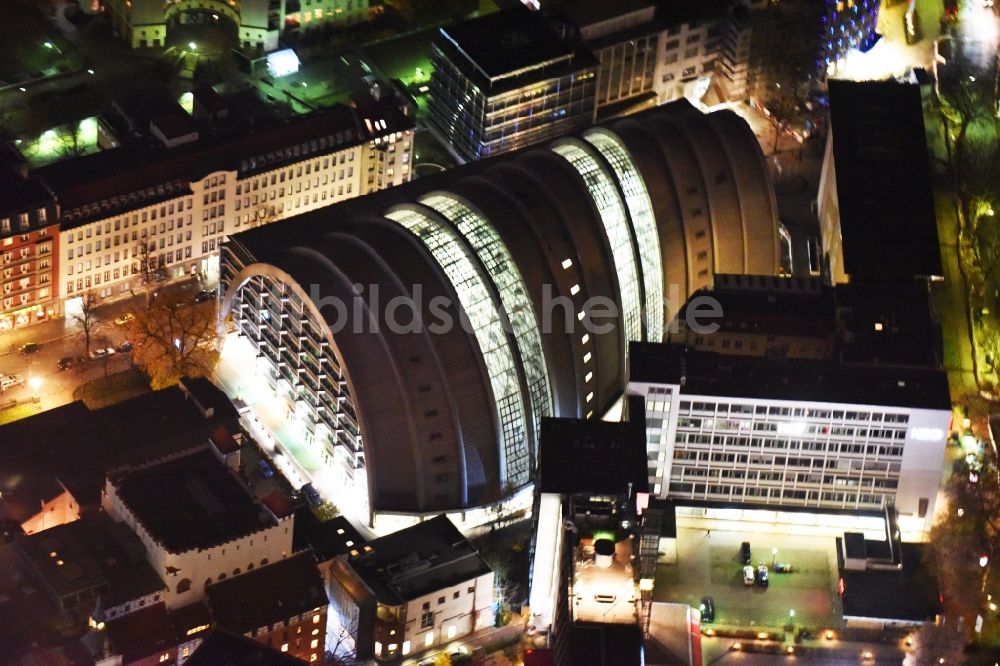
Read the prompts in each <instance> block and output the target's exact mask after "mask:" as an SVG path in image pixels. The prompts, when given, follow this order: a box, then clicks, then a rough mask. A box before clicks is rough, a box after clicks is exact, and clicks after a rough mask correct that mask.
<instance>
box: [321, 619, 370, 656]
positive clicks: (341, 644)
mask: <svg viewBox="0 0 1000 666" xmlns="http://www.w3.org/2000/svg"><path fill="white" fill-rule="evenodd" d="M357 633H358V623H357V619H353V620H348V624H340V626H339V628H338V629H337V630H336V634H335V635H334V636H333V640H332V642H331V644H330V646H329V648H330V649H329V650H328V651H327V653H326V659H325V661H326V664H327V666H360V664H362V663H364V660H363V659H359V658H358V649H357V644H356V642H355V641H356V636H357Z"/></svg>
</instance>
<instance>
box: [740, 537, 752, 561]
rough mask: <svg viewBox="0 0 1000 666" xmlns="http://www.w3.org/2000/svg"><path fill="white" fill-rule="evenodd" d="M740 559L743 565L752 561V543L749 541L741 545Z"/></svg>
mask: <svg viewBox="0 0 1000 666" xmlns="http://www.w3.org/2000/svg"><path fill="white" fill-rule="evenodd" d="M740 559H741V560H742V561H743V564H750V559H751V558H750V542H749V541H744V542H743V543H742V544H741V545H740Z"/></svg>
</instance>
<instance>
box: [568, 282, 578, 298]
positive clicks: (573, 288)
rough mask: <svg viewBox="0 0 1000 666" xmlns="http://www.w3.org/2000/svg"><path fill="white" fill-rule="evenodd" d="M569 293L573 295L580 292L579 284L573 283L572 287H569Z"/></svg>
mask: <svg viewBox="0 0 1000 666" xmlns="http://www.w3.org/2000/svg"><path fill="white" fill-rule="evenodd" d="M569 293H571V294H573V295H574V296H576V295H577V294H579V293H580V285H578V284H574V285H573V286H572V287H570V288H569Z"/></svg>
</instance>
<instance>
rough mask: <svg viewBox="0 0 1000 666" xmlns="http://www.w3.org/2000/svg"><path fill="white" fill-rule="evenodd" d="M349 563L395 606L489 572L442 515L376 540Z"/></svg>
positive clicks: (381, 597)
mask: <svg viewBox="0 0 1000 666" xmlns="http://www.w3.org/2000/svg"><path fill="white" fill-rule="evenodd" d="M368 546H369V548H366V549H365V552H364V553H362V554H361V555H359V556H358V557H355V558H352V559H351V560H350V565H351V567H352V568H353V569H354V570H355V571H356V572H357V574H358V576H360V577H361V579H362V580H363V581H364V582H365V584H366V585H367V586H368V587H369V588H370V589H371V590H372V592H374V594H375V598H376V599H377V600H378V601H379V602H380V603H383V604H386V605H389V606H397V605H399V604H401V603H403V602H405V601H408V600H410V599H416V598H418V597H421V596H423V595H425V594H429V593H431V592H434V591H436V590H440V589H441V588H444V587H450V586H452V585H457V584H458V583H462V582H464V581H467V580H472V579H473V578H478V577H479V576H482V575H484V574H487V573H489V572H490V571H491V569H490V567H489V565H487V564H486V562H485V561H484V560H483V558H482V557H480V555H479V552H478V551H476V549H475V548H473V547H472V545H471V544H470V543H469V542H468V541H467V540H466V539H465V537H464V536H462V533H461V532H459V531H458V528H456V527H455V526H454V525H453V524H452V522H451V521H450V520H448V518H447V517H446V516H444V515H440V516H437V517H436V518H431V519H430V520H425V521H424V522H422V523H418V524H417V525H413V526H412V527H407V528H404V529H401V530H399V531H398V532H393V533H392V534H388V535H386V536H384V537H380V538H378V539H375V540H374V541H372V542H371V543H369V544H368Z"/></svg>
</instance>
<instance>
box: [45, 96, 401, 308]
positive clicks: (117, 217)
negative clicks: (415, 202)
mask: <svg viewBox="0 0 1000 666" xmlns="http://www.w3.org/2000/svg"><path fill="white" fill-rule="evenodd" d="M339 111H343V110H339ZM365 120H366V122H365V123H361V122H360V119H359V118H356V117H355V114H354V113H353V112H350V111H348V112H346V113H343V112H341V113H339V115H338V116H321V117H319V118H313V119H310V120H307V121H302V125H301V128H298V131H296V130H297V128H295V127H294V126H293V127H292V128H291V131H289V126H287V125H286V126H282V127H279V128H277V129H275V130H273V132H272V133H269V132H268V131H267V130H263V131H261V132H260V133H259V134H258V135H256V137H255V138H257V141H256V145H255V142H252V141H238V142H234V145H226V144H223V145H222V146H219V145H216V146H213V147H211V148H207V149H206V150H205V152H204V153H202V154H201V155H199V154H198V153H197V152H193V153H188V155H187V156H186V157H183V158H180V159H176V160H174V159H170V157H171V155H170V153H169V152H168V153H167V154H166V156H165V157H164V158H163V159H162V163H161V164H157V163H156V162H155V161H154V162H153V163H152V164H150V165H148V168H147V169H143V170H140V172H139V174H138V176H139V177H138V179H136V178H134V177H133V176H134V175H135V172H132V173H129V172H128V171H127V170H125V169H122V170H121V172H120V173H116V171H117V169H115V167H114V164H113V163H109V160H108V156H105V155H100V154H98V155H95V156H93V157H94V158H97V160H95V161H96V162H99V166H105V165H108V166H110V167H111V173H110V174H108V175H107V176H104V177H101V175H100V170H98V175H96V176H94V177H93V178H92V179H89V178H87V176H86V174H87V166H88V161H89V158H88V157H85V158H80V159H81V160H83V161H79V160H70V161H68V162H66V163H64V164H57V165H54V167H53V168H52V169H44V168H43V169H41V170H39V172H38V173H37V175H38V177H39V178H40V179H41V180H42V181H43V182H47V181H50V180H51V182H52V183H53V189H54V190H55V191H56V198H57V200H58V201H59V202H60V203H61V205H60V206H59V208H58V209H57V210H58V211H59V219H60V221H61V224H60V232H59V235H60V248H61V254H62V256H61V257H60V262H59V264H58V268H59V271H58V276H59V279H58V290H59V291H58V297H59V299H60V301H62V302H66V301H70V300H72V299H76V298H78V297H80V296H81V295H83V294H90V295H91V296H92V297H94V298H96V299H98V300H103V299H111V298H116V297H121V296H127V295H128V294H130V293H131V292H132V291H133V290H135V289H137V288H139V287H140V286H141V284H143V283H144V282H148V281H150V280H154V279H163V278H172V277H179V276H182V275H185V274H188V275H190V274H196V273H208V272H213V271H215V270H216V269H217V266H218V256H219V249H220V248H221V245H222V241H223V239H224V238H225V237H226V236H227V235H228V234H232V233H236V232H239V231H242V230H244V229H247V228H251V227H254V226H259V225H263V224H269V223H271V222H276V221H280V220H283V219H286V218H288V217H291V216H293V215H296V214H299V213H301V212H305V211H309V210H314V209H316V208H321V207H323V206H328V205H331V204H333V203H337V202H339V201H343V200H345V199H350V198H352V197H355V196H360V195H363V194H367V193H369V192H374V191H377V190H380V189H383V188H386V187H391V186H393V185H399V184H402V183H404V182H406V181H408V180H409V179H410V166H411V155H412V150H413V132H412V124H411V123H409V122H408V121H406V120H405V119H403V122H401V121H400V119H399V118H396V119H395V120H396V121H395V122H393V123H392V124H391V125H390V123H387V122H386V121H385V120H384V119H382V118H374V119H365ZM324 121H325V122H324ZM269 134H271V136H269ZM285 134H287V135H291V134H297V136H295V137H294V139H293V138H292V137H291V136H289V140H288V143H287V144H284V142H283V141H282V139H283V136H282V135H285ZM269 146H273V149H267V148H268V147H269ZM108 152H114V151H108ZM112 157H113V156H112ZM187 158H193V159H187ZM213 166H214V167H215V168H213ZM206 167H207V171H208V173H206V174H205V175H203V176H195V174H198V172H200V171H204V170H206ZM67 169H72V170H73V171H74V174H73V176H72V180H73V181H74V182H72V183H67V184H66V185H65V186H63V185H62V183H63V182H64V181H65V180H66V178H65V172H66V171H67ZM171 171H173V172H175V173H176V175H177V177H176V178H164V177H163V174H166V173H169V172H171ZM81 174H82V177H81ZM138 184H141V185H143V186H142V187H141V188H140V187H137V185H138ZM88 185H92V186H93V188H92V189H91V188H90V187H88ZM93 193H100V194H103V195H104V196H101V198H97V196H96V195H95V194H93Z"/></svg>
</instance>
